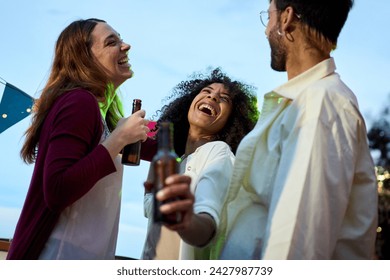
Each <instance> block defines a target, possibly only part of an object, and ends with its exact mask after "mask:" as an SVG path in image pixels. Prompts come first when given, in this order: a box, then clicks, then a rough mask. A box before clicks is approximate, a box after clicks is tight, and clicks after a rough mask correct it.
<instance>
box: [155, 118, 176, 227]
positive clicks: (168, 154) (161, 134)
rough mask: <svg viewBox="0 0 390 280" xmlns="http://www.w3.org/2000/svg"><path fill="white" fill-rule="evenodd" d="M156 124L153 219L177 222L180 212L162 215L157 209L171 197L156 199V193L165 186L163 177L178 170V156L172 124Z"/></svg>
mask: <svg viewBox="0 0 390 280" xmlns="http://www.w3.org/2000/svg"><path fill="white" fill-rule="evenodd" d="M158 126H159V127H158V131H157V143H158V150H157V154H156V155H155V156H154V158H153V160H152V166H151V168H152V173H153V221H154V222H157V223H166V224H177V223H180V222H181V220H182V213H181V212H176V213H173V214H169V215H163V214H162V213H161V212H160V210H159V209H160V206H161V205H162V204H164V203H167V202H171V201H172V199H171V200H165V201H159V200H157V199H156V193H157V192H158V191H159V190H161V189H162V188H164V187H165V186H164V182H165V179H166V178H167V177H168V176H170V175H173V174H177V173H179V172H180V158H179V157H178V156H177V154H176V153H175V151H174V149H173V124H172V123H170V122H162V123H160V124H159V125H158ZM177 199H179V198H177ZM173 200H175V199H173Z"/></svg>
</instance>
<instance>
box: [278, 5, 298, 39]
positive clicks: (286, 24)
mask: <svg viewBox="0 0 390 280" xmlns="http://www.w3.org/2000/svg"><path fill="white" fill-rule="evenodd" d="M294 20H295V13H294V9H293V8H292V7H290V6H289V7H287V8H286V9H285V10H284V11H283V12H282V13H281V14H280V28H281V31H282V32H284V33H288V32H291V31H292V30H293V29H294V24H293V22H294Z"/></svg>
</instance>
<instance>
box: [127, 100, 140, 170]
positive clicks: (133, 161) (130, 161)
mask: <svg viewBox="0 0 390 280" xmlns="http://www.w3.org/2000/svg"><path fill="white" fill-rule="evenodd" d="M141 103H142V101H141V99H134V100H133V110H132V112H131V113H132V114H134V113H135V112H137V111H139V110H141ZM140 154H141V141H138V142H135V143H132V144H128V145H126V146H125V147H124V148H123V151H122V164H124V165H133V166H136V165H139V163H140V158H141V157H140Z"/></svg>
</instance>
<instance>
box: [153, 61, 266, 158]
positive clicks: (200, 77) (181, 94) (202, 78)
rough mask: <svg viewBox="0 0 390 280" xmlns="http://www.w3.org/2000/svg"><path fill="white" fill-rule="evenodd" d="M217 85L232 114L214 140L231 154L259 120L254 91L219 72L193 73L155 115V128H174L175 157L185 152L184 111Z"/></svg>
mask: <svg viewBox="0 0 390 280" xmlns="http://www.w3.org/2000/svg"><path fill="white" fill-rule="evenodd" d="M213 83H221V84H223V85H224V86H225V88H226V89H227V91H228V92H229V94H230V96H231V99H232V104H233V107H232V111H231V113H230V116H229V118H228V120H227V122H226V124H225V126H224V128H223V129H222V130H221V131H219V132H218V134H217V135H215V140H220V141H224V142H226V143H227V144H228V145H229V146H230V148H231V149H232V151H233V153H235V152H236V150H237V147H238V144H239V143H240V141H241V140H242V138H243V137H244V136H245V135H246V134H248V132H249V131H251V130H252V129H253V127H254V126H255V124H256V122H257V119H258V117H259V111H258V109H257V97H256V95H255V90H256V88H255V87H253V86H250V85H246V84H244V83H242V82H239V81H233V80H231V79H230V78H229V77H228V76H227V75H226V74H225V73H223V72H222V70H221V69H220V68H216V69H213V70H211V71H210V73H208V74H207V73H205V74H202V73H194V74H193V75H192V76H191V77H190V79H189V80H187V81H182V82H180V83H179V84H178V85H177V86H176V87H175V88H174V89H173V91H172V95H171V96H170V97H168V98H167V100H172V101H171V102H170V103H169V104H167V105H165V106H163V107H162V109H161V110H160V111H159V112H158V115H159V118H158V120H157V128H158V124H159V123H160V122H162V121H170V122H172V123H173V125H174V148H175V151H176V153H177V154H178V155H183V154H184V152H185V147H186V142H187V137H188V132H189V128H190V124H189V122H188V110H189V108H190V106H191V103H192V101H193V100H194V98H195V97H196V96H197V95H198V94H199V92H200V91H201V90H202V89H203V88H205V87H206V86H208V85H211V84H213Z"/></svg>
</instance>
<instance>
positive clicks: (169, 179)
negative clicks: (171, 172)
mask: <svg viewBox="0 0 390 280" xmlns="http://www.w3.org/2000/svg"><path fill="white" fill-rule="evenodd" d="M171 183H173V179H172V178H171V177H168V178H167V179H165V184H167V185H169V184H171Z"/></svg>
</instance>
